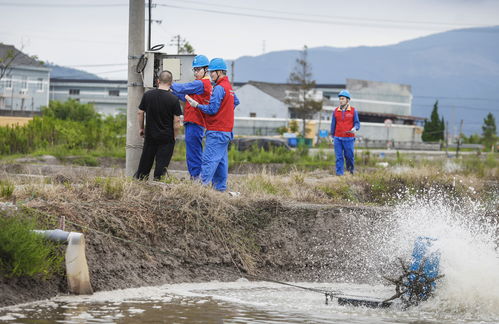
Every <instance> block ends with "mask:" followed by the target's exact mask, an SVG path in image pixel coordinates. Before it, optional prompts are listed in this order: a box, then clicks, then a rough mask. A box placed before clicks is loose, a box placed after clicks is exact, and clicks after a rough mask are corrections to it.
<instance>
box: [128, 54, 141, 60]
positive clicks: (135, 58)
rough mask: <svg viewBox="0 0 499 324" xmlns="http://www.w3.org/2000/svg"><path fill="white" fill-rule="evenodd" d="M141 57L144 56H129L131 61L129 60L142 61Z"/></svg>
mask: <svg viewBox="0 0 499 324" xmlns="http://www.w3.org/2000/svg"><path fill="white" fill-rule="evenodd" d="M141 57H142V55H141V56H135V55H129V56H128V59H129V60H138V59H140V58H141Z"/></svg>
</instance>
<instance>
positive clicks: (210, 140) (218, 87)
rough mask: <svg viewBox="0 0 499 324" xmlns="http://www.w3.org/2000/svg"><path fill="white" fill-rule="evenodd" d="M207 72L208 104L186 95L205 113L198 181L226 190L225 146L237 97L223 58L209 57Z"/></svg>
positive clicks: (192, 103)
mask: <svg viewBox="0 0 499 324" xmlns="http://www.w3.org/2000/svg"><path fill="white" fill-rule="evenodd" d="M208 72H210V78H211V80H212V81H213V82H214V83H215V85H214V87H213V92H212V94H211V97H210V102H209V104H205V105H202V104H199V103H198V102H197V101H196V100H194V99H192V98H191V97H190V96H186V97H185V98H186V99H187V101H189V103H190V104H191V105H192V106H193V107H197V108H198V109H199V110H201V111H202V112H203V113H204V114H205V121H206V145H205V148H204V152H203V162H202V165H201V174H200V178H201V182H202V183H203V184H210V183H211V184H213V187H214V188H215V189H216V190H218V191H225V190H226V189H227V177H228V175H229V157H228V147H229V143H230V141H231V140H232V138H233V137H234V134H233V133H232V130H233V128H234V109H235V107H236V106H237V105H238V104H239V99H238V98H237V96H235V94H234V91H233V90H232V85H231V84H230V82H229V78H228V77H227V64H226V63H225V61H224V60H223V59H221V58H214V59H212V60H211V61H210V65H208Z"/></svg>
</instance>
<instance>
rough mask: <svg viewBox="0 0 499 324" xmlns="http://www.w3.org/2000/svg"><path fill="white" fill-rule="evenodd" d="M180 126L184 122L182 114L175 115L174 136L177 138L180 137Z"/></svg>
mask: <svg viewBox="0 0 499 324" xmlns="http://www.w3.org/2000/svg"><path fill="white" fill-rule="evenodd" d="M180 127H182V123H181V122H180V116H176V115H175V116H173V136H174V137H175V138H177V137H178V135H179V133H180Z"/></svg>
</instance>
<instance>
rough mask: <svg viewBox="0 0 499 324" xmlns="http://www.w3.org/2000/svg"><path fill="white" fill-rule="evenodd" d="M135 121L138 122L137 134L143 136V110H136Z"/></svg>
mask: <svg viewBox="0 0 499 324" xmlns="http://www.w3.org/2000/svg"><path fill="white" fill-rule="evenodd" d="M137 123H138V124H139V136H140V137H144V111H143V110H140V109H139V110H138V111H137Z"/></svg>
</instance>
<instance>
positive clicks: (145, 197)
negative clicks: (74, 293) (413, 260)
mask: <svg viewBox="0 0 499 324" xmlns="http://www.w3.org/2000/svg"><path fill="white" fill-rule="evenodd" d="M112 185H113V184H109V183H108V184H102V183H89V184H84V185H70V184H67V183H66V184H61V185H48V186H46V187H45V189H40V188H37V187H34V186H33V187H31V186H27V187H26V188H24V189H23V190H24V191H23V190H20V191H18V192H17V196H18V201H22V200H24V201H25V202H24V204H23V206H24V207H25V208H28V209H27V210H29V211H30V213H35V214H37V215H38V218H39V220H40V224H44V225H42V226H43V227H44V228H46V229H49V228H54V226H55V224H57V217H59V216H65V217H66V221H67V223H66V224H67V227H66V230H69V231H78V232H83V233H84V234H85V235H86V242H87V259H88V265H89V268H90V275H91V282H92V285H93V288H94V290H95V291H101V290H112V289H119V288H129V287H138V286H146V285H159V284H164V283H176V282H190V281H191V282H192V281H210V280H235V279H237V278H240V277H241V276H244V275H248V274H249V275H254V276H258V277H263V278H272V279H278V280H289V281H294V280H333V279H334V280H349V279H355V280H357V281H359V280H361V281H370V280H371V279H372V277H371V276H372V274H373V273H379V272H380V269H381V267H382V266H383V265H384V264H386V263H387V262H388V261H389V260H382V259H380V260H379V262H378V263H376V264H374V265H372V263H370V262H366V260H367V259H369V258H371V257H372V256H371V255H370V253H371V252H369V251H371V250H372V247H371V245H372V242H371V241H370V239H369V237H368V236H366V235H365V233H367V232H369V230H370V229H371V228H372V227H373V226H375V224H376V223H379V222H381V221H382V220H383V219H384V217H385V215H387V214H388V213H389V212H390V211H389V210H388V209H386V208H378V207H355V206H332V205H309V204H294V203H282V202H278V201H276V200H272V199H270V200H255V201H247V200H246V199H244V197H237V198H233V197H228V195H226V194H220V193H217V192H213V191H212V190H210V189H207V188H202V187H196V186H194V187H193V186H192V184H191V185H189V184H184V183H181V184H176V185H164V184H162V185H151V184H142V183H137V182H136V181H133V182H127V183H124V184H122V187H119V186H118V185H117V187H112ZM47 187H48V188H47ZM113 188H114V189H113ZM76 224H78V225H76ZM51 226H52V227H51ZM82 226H85V227H82ZM92 229H95V230H98V231H100V232H96V231H94V230H92ZM103 233H106V234H107V235H104V234H103ZM111 236H114V237H119V238H122V239H124V240H129V241H123V240H118V239H116V238H112V237H111ZM353 240H355V244H352V243H353ZM132 241H133V243H132ZM249 278H250V279H251V278H252V277H249ZM253 279H254V277H253ZM66 292H67V287H66V278H65V276H64V275H63V274H61V275H58V276H55V277H53V278H52V279H49V280H42V279H39V280H38V279H26V278H20V279H11V278H3V279H1V281H0V306H5V305H9V304H16V303H21V302H27V301H32V300H37V299H44V298H49V297H51V296H55V295H56V294H65V293H66Z"/></svg>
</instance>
